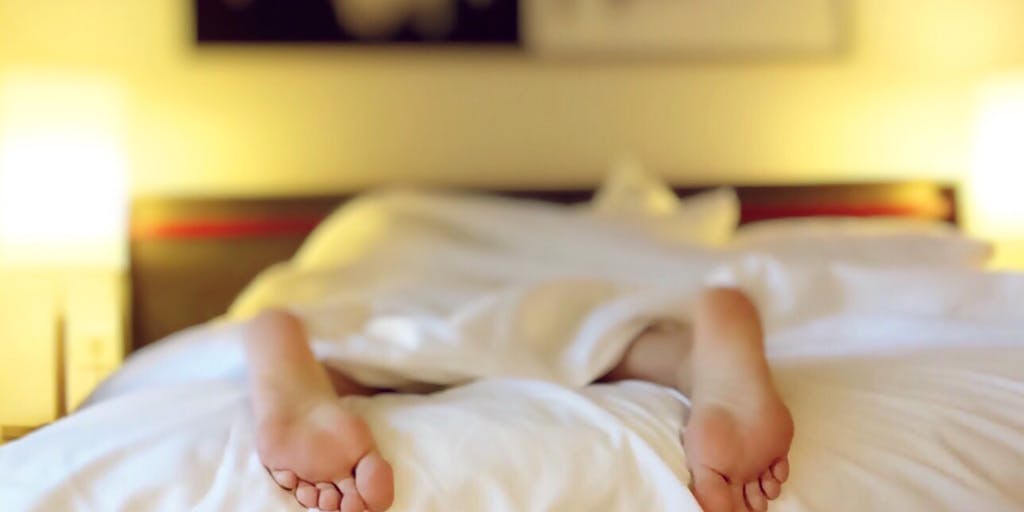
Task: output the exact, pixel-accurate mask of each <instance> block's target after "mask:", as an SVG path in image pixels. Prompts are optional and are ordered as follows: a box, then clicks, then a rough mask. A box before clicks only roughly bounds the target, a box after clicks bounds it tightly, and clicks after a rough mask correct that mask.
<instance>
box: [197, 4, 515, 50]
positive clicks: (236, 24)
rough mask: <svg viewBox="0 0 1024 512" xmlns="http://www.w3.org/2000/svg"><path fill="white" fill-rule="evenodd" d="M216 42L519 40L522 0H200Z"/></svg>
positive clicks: (204, 23)
mask: <svg viewBox="0 0 1024 512" xmlns="http://www.w3.org/2000/svg"><path fill="white" fill-rule="evenodd" d="M194 13H195V33H196V38H197V40H198V42H199V43H200V44H211V43H340V44H371V45H392V44H403V45H480V44H483V45H503V46H518V45H519V43H520V30H519V18H520V16H519V0H402V1H396V0H194Z"/></svg>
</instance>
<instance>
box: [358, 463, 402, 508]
mask: <svg viewBox="0 0 1024 512" xmlns="http://www.w3.org/2000/svg"><path fill="white" fill-rule="evenodd" d="M355 483H356V488H357V489H358V490H359V494H360V495H361V496H362V497H363V501H365V502H366V508H368V509H369V510H370V512H384V511H385V510H387V509H388V508H390V507H391V503H392V502H393V501H394V499H395V481H394V475H393V474H392V471H391V464H388V461H386V460H384V457H381V455H380V453H378V452H377V451H376V450H374V451H372V452H370V453H369V454H368V455H366V456H365V457H363V458H362V459H360V461H359V464H358V465H356V482H355Z"/></svg>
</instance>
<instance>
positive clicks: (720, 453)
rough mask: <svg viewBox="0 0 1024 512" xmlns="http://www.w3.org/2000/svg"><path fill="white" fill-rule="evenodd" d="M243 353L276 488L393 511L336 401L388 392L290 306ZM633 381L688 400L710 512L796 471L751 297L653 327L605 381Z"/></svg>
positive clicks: (324, 501)
mask: <svg viewBox="0 0 1024 512" xmlns="http://www.w3.org/2000/svg"><path fill="white" fill-rule="evenodd" d="M244 346H245V354H246V361H247V363H248V366H249V377H248V383H249V384H248V385H249V387H250V395H251V405H252V408H253V413H254V415H255V418H256V420H257V428H258V430H257V451H258V454H259V457H260V460H261V462H262V463H263V465H264V466H266V468H267V470H268V471H269V472H270V475H271V476H272V478H273V479H274V480H275V481H276V482H277V483H278V485H280V486H281V487H283V488H284V489H286V490H288V491H290V492H292V493H294V496H295V498H296V499H297V500H298V502H299V503H300V504H302V505H303V506H305V507H309V508H318V509H320V510H323V511H338V510H340V511H341V512H363V511H365V510H369V511H371V512H384V511H385V510H387V509H388V508H389V507H390V506H391V504H392V501H393V499H394V492H395V491H394V481H393V476H392V470H391V466H390V465H389V463H388V462H387V461H386V460H385V459H384V458H383V457H382V455H381V454H380V453H379V452H378V451H377V449H376V445H375V443H374V439H373V436H372V433H371V432H370V429H369V427H368V426H367V424H366V423H365V422H364V421H363V419H362V418H360V417H358V416H357V415H356V414H355V413H353V412H351V411H349V410H347V409H346V408H345V407H343V406H342V404H341V402H340V401H339V400H337V398H338V397H339V396H348V395H372V394H374V393H377V392H380V390H374V389H368V388H366V387H363V386H361V385H359V384H358V383H356V382H355V381H354V380H353V379H351V378H349V377H348V376H346V375H344V374H342V373H340V372H337V371H335V370H333V369H330V368H327V367H326V366H324V365H323V364H321V363H320V362H319V361H317V359H316V358H315V356H314V354H313V352H312V350H311V348H310V345H309V340H308V336H307V334H306V331H305V328H304V326H303V324H302V322H301V321H300V320H299V319H298V318H297V317H295V316H294V315H292V314H291V313H288V312H286V311H283V310H268V311H264V312H262V313H261V314H259V315H258V316H257V317H255V318H254V319H252V320H250V321H249V323H248V325H247V326H246V335H245V343H244ZM633 379H638V380H644V381H648V382H652V383H656V384H659V385H663V386H669V387H673V388H676V389H678V390H679V391H680V392H681V393H683V394H684V395H685V396H687V397H689V398H690V400H691V402H692V408H691V411H690V415H689V419H688V422H687V424H686V428H685V430H684V433H683V434H682V439H681V441H682V443H683V445H684V447H685V449H686V455H687V459H688V463H689V469H690V471H691V473H692V475H693V479H692V482H693V492H694V495H695V496H696V498H697V501H698V502H699V503H700V505H701V507H703V509H704V510H705V511H707V512H719V511H723V512H734V511H755V512H762V511H765V510H767V508H768V502H769V500H773V499H775V498H777V497H778V496H779V493H780V491H781V486H782V484H783V483H784V482H785V481H786V478H787V477H788V475H789V462H788V458H787V454H788V453H789V447H790V443H791V441H792V439H793V421H792V418H791V416H790V413H789V410H788V409H787V408H786V405H785V404H784V403H783V402H782V400H781V398H780V397H779V394H778V392H777V391H776V389H775V385H774V384H773V382H772V374H771V371H770V369H769V367H768V363H767V360H766V358H765V352H764V343H763V335H762V330H761V322H760V318H759V315H758V312H757V309H756V308H755V306H754V305H753V304H752V303H751V301H750V300H749V299H748V298H747V296H746V295H745V294H744V293H743V292H740V291H738V290H735V289H730V288H714V289H709V290H706V291H705V292H704V293H703V294H702V296H701V297H700V299H699V300H698V302H697V307H696V309H695V312H694V316H693V322H692V325H687V326H684V325H682V324H680V323H677V322H668V321H665V322H658V323H655V324H652V325H651V326H650V327H648V328H647V329H646V330H645V331H643V332H642V333H641V334H640V335H639V336H637V337H636V338H635V339H634V340H632V342H631V343H630V345H629V348H628V349H627V350H626V352H625V354H624V355H623V357H622V359H621V360H620V361H619V362H618V363H617V364H616V365H615V366H614V368H613V369H612V370H611V371H610V372H609V373H608V374H607V375H606V376H604V377H603V378H602V379H601V380H602V381H607V382H615V381H622V380H633Z"/></svg>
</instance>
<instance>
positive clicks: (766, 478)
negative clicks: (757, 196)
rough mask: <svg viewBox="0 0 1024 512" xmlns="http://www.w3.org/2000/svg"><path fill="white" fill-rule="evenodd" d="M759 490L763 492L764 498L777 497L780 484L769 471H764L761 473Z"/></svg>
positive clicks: (771, 498)
mask: <svg viewBox="0 0 1024 512" xmlns="http://www.w3.org/2000/svg"><path fill="white" fill-rule="evenodd" d="M760 480H761V491H762V492H764V495H765V497H766V498H768V499H770V500H774V499H775V498H778V497H779V494H781V493H782V484H781V483H779V481H778V480H776V479H775V477H774V476H772V472H771V471H765V472H764V473H762V474H761V479H760Z"/></svg>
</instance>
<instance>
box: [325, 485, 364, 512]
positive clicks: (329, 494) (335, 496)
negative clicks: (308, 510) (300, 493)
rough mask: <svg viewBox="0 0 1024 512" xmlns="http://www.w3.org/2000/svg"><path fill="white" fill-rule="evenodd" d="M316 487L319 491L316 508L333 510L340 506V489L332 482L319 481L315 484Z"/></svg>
mask: <svg viewBox="0 0 1024 512" xmlns="http://www.w3.org/2000/svg"><path fill="white" fill-rule="evenodd" d="M316 488H317V490H319V491H320V499H319V500H318V501H317V508H319V509H320V510H322V511H324V512H335V511H336V510H338V509H340V508H341V491H339V490H338V488H337V487H335V486H334V484H329V483H327V482H320V483H318V484H316ZM360 512H361V511H360Z"/></svg>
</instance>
